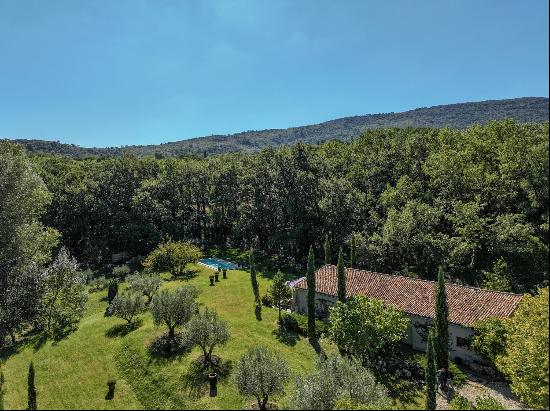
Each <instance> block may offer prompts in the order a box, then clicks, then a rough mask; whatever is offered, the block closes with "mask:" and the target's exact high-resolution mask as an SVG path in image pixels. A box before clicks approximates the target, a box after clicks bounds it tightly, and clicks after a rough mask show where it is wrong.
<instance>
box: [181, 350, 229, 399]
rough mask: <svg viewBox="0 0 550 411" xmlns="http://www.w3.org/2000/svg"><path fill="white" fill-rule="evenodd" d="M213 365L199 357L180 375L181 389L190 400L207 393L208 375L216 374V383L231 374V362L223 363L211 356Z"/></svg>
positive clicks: (216, 357) (218, 358)
mask: <svg viewBox="0 0 550 411" xmlns="http://www.w3.org/2000/svg"><path fill="white" fill-rule="evenodd" d="M212 362H213V363H214V364H208V363H205V362H204V357H203V356H202V355H201V356H200V357H199V358H198V359H196V360H194V361H191V363H190V364H189V368H188V369H187V371H186V372H185V373H184V374H183V375H182V377H181V381H182V383H183V388H184V389H186V390H188V392H189V397H190V398H194V399H197V398H200V397H202V396H205V395H206V394H207V393H208V392H209V383H208V374H209V373H211V372H215V373H217V374H218V381H220V380H223V379H225V378H227V377H229V375H230V374H231V371H232V370H233V363H232V361H231V360H227V361H223V360H222V359H221V358H220V357H218V356H212Z"/></svg>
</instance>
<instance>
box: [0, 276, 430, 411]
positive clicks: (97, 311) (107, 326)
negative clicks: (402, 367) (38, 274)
mask: <svg viewBox="0 0 550 411" xmlns="http://www.w3.org/2000/svg"><path fill="white" fill-rule="evenodd" d="M193 268H195V269H196V270H197V271H198V275H197V276H196V277H195V278H193V279H191V280H189V281H165V282H164V283H163V285H162V287H163V288H169V289H170V288H176V287H178V286H181V285H182V284H190V285H194V286H196V287H197V288H198V289H199V291H200V295H199V302H200V304H201V305H205V306H208V307H210V308H214V309H215V310H216V311H217V312H218V313H219V314H220V316H221V317H223V318H224V319H226V320H227V321H228V322H229V323H230V327H231V339H230V340H229V342H228V343H227V345H225V346H223V347H220V348H218V349H216V350H215V354H218V355H220V356H221V357H222V359H223V360H226V361H227V360H228V361H232V362H233V363H235V362H236V360H238V358H239V357H240V356H241V355H242V354H243V353H244V352H245V351H246V350H247V349H248V348H249V347H251V346H253V345H257V344H261V345H265V346H267V347H269V348H271V349H273V350H276V351H278V352H279V353H281V354H282V355H283V356H284V357H285V358H286V359H287V361H288V363H289V366H290V367H291V370H292V373H293V375H294V376H297V375H301V374H304V373H306V372H307V371H308V370H312V369H313V367H314V364H315V361H316V359H317V353H316V350H315V349H314V347H312V345H310V344H309V341H308V340H307V339H306V338H295V339H287V340H285V341H281V340H280V339H278V337H277V335H276V331H277V324H276V320H277V311H276V310H274V309H271V308H265V307H264V308H263V309H262V312H261V318H259V317H258V315H257V313H256V312H255V310H254V303H253V294H252V287H251V285H250V279H249V274H248V273H247V272H244V271H229V273H228V279H227V280H222V279H220V282H219V283H216V286H215V287H209V286H208V283H209V280H208V276H209V274H210V273H211V272H212V271H211V270H209V269H207V268H205V267H202V266H194V267H193ZM259 281H260V288H261V292H262V294H264V293H265V292H266V291H267V288H268V282H269V279H267V278H263V277H261V276H260V277H259ZM105 295H106V292H105V291H103V292H100V293H94V294H91V295H90V299H89V301H88V305H87V312H86V315H85V317H84V318H83V320H82V321H81V323H80V326H79V329H78V330H77V331H76V332H74V333H73V334H71V335H69V336H68V337H67V338H65V339H64V340H62V341H59V342H58V343H52V342H50V341H48V342H46V343H42V344H41V343H40V342H39V341H35V340H33V339H32V338H30V339H28V340H26V341H25V343H24V344H22V345H21V346H19V347H18V348H17V350H16V351H15V352H12V353H7V352H4V353H3V354H2V357H4V361H5V363H4V365H3V367H2V368H3V371H4V374H5V377H6V390H7V392H6V397H5V406H6V408H8V409H25V408H26V400H27V391H26V390H27V382H26V379H27V369H28V366H29V362H30V361H31V360H32V361H34V365H35V368H36V387H37V391H38V407H39V409H56V408H69V409H90V408H91V409H143V408H145V409H178V408H179V409H182V408H183V409H235V408H237V409H239V408H248V407H249V406H250V405H251V404H253V403H254V400H253V399H252V398H243V397H241V396H240V395H239V394H238V392H237V390H236V387H235V384H234V381H233V379H232V377H231V376H229V377H227V378H225V379H222V380H221V381H220V383H219V385H218V395H217V396H216V397H210V396H209V395H208V390H207V387H197V386H193V385H189V384H188V383H186V380H185V379H184V376H185V375H186V374H187V373H188V371H189V369H190V364H191V363H192V362H193V361H194V360H195V359H196V358H197V357H198V356H199V355H200V353H199V351H198V349H194V350H193V351H191V352H190V353H188V354H186V355H182V356H179V357H175V358H169V359H163V358H160V359H159V358H156V357H152V356H151V355H149V353H148V350H147V347H148V346H149V344H150V343H151V341H153V340H154V339H155V338H156V337H157V336H159V335H160V334H162V333H163V332H164V331H165V330H164V329H163V328H157V327H155V326H154V325H153V323H152V319H151V315H150V314H149V313H146V314H143V315H141V316H140V320H141V321H140V326H139V328H137V329H135V330H133V331H131V332H129V333H127V334H125V335H123V333H120V325H122V324H124V321H123V320H121V319H118V318H116V317H104V311H105V308H106V306H107V303H106V302H105V301H103V298H104V297H105ZM321 349H323V350H324V351H325V352H333V351H335V347H333V346H331V345H330V344H329V343H327V342H326V341H323V340H322V341H321ZM110 378H115V379H116V380H117V384H116V390H115V395H114V398H113V399H110V400H107V399H105V396H106V394H107V380H108V379H110ZM291 380H294V378H292V379H291ZM292 386H293V381H291V382H289V384H288V389H287V390H286V391H287V393H286V395H285V396H283V397H282V398H276V399H275V400H276V402H278V403H279V405H280V406H284V405H285V404H286V403H287V401H288V398H289V395H290V392H291V391H292ZM397 404H399V405H400V406H401V407H403V406H407V407H411V408H417V407H419V406H421V404H422V401H421V397H415V396H413V398H412V399H409V401H408V402H407V403H402V402H399V400H398V402H397Z"/></svg>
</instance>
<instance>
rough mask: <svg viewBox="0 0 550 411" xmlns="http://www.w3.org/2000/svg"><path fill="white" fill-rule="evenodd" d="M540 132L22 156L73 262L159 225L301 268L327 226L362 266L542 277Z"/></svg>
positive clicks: (397, 132) (536, 128)
mask: <svg viewBox="0 0 550 411" xmlns="http://www.w3.org/2000/svg"><path fill="white" fill-rule="evenodd" d="M548 138H549V134H548V123H543V124H519V123H516V122H513V121H510V120H506V121H498V122H491V123H490V124H488V125H485V126H473V127H470V128H468V129H466V130H451V129H435V128H391V129H379V130H378V129H377V130H369V131H367V132H365V133H363V134H362V135H361V136H360V137H359V138H357V139H355V140H353V141H350V142H342V141H336V140H333V141H329V142H326V143H323V144H314V145H307V144H303V143H299V144H296V145H293V146H289V147H281V148H277V149H271V148H270V149H265V150H262V151H259V152H256V153H232V154H225V155H219V156H210V157H206V158H190V157H188V158H164V159H159V158H155V157H143V158H140V157H135V156H128V155H126V156H122V157H119V158H102V159H93V158H91V159H84V160H75V159H70V158H67V157H62V156H52V155H36V154H34V155H31V156H28V158H29V160H27V161H31V163H32V167H33V169H34V172H35V174H36V178H35V179H33V180H32V181H31V183H32V184H34V185H39V186H40V187H42V186H41V184H44V187H43V190H42V188H41V191H40V192H41V194H40V196H39V199H40V200H39V201H40V204H42V205H43V207H44V208H45V212H44V214H43V215H42V216H41V222H42V224H43V226H44V227H52V228H53V229H55V230H57V231H58V232H59V233H60V235H61V244H63V245H65V246H66V247H67V248H68V249H69V251H70V252H71V254H72V255H74V256H75V257H76V258H77V260H78V261H79V263H80V264H81V265H82V266H90V267H94V268H96V267H100V266H102V265H104V264H106V263H109V262H110V259H111V254H112V253H118V252H121V251H127V252H128V253H130V254H131V255H134V256H138V255H147V253H149V252H150V251H151V250H152V249H153V248H154V247H155V246H156V245H157V244H158V243H159V242H161V241H162V240H163V239H165V238H168V237H170V238H173V239H174V240H180V239H185V240H188V241H191V242H194V243H196V244H197V245H200V246H201V247H204V248H207V247H213V246H216V247H234V248H240V249H247V248H249V247H251V246H252V247H254V248H255V249H256V250H257V252H258V256H259V257H258V258H259V259H261V260H262V261H263V264H266V265H269V266H272V267H282V266H286V267H294V268H295V269H298V270H303V268H304V264H305V262H306V257H307V251H308V249H309V247H310V245H311V244H313V245H314V247H315V249H316V254H317V257H318V258H319V261H320V257H321V256H322V251H321V250H322V248H323V243H324V241H325V236H327V235H328V238H329V241H330V243H331V249H332V250H333V251H334V252H335V253H336V252H337V250H338V248H339V247H340V246H341V245H343V246H344V247H345V250H346V252H349V244H350V242H351V239H352V238H353V242H354V243H355V244H356V253H357V260H356V265H357V266H359V267H365V268H368V269H371V270H376V271H380V272H388V273H397V274H403V275H407V276H415V277H420V278H425V279H434V278H435V276H436V274H437V271H438V267H439V266H442V267H443V268H444V271H445V273H446V275H447V276H448V277H449V280H452V281H457V282H462V283H465V284H470V285H478V286H485V287H488V288H493V289H498V290H510V291H515V292H525V291H531V290H533V289H534V288H535V287H536V286H540V285H543V284H545V283H546V282H547V279H548V227H549V224H548V221H549V220H548V216H549V210H548V207H549V206H548V173H549V169H548V154H549V151H548V150H549V148H548V143H549V140H548ZM2 145H3V146H4V148H3V151H2V152H1V154H2V156H5V155H7V153H8V152H12V153H13V152H16V151H17V150H15V149H14V148H13V147H14V146H13V145H12V144H10V143H6V142H4V143H0V146H2ZM8 148H9V149H8ZM18 155H19V156H23V153H19V154H18ZM21 167H23V166H21ZM38 176H39V177H38ZM41 181H43V183H42V182H41ZM6 184H7V183H6ZM33 235H35V234H33ZM42 235H45V234H42ZM50 235H53V234H51V233H50Z"/></svg>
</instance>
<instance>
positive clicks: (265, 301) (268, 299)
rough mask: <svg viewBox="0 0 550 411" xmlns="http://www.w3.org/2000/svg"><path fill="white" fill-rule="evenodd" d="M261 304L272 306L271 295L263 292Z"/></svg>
mask: <svg viewBox="0 0 550 411" xmlns="http://www.w3.org/2000/svg"><path fill="white" fill-rule="evenodd" d="M261 301H262V305H263V306H265V307H272V306H273V299H272V298H271V295H269V294H264V295H263V296H262V298H261Z"/></svg>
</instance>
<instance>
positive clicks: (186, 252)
mask: <svg viewBox="0 0 550 411" xmlns="http://www.w3.org/2000/svg"><path fill="white" fill-rule="evenodd" d="M201 257H202V252H201V250H200V249H199V248H198V247H197V246H195V245H193V244H191V243H188V242H185V241H172V240H168V241H166V242H165V243H162V244H160V245H158V246H157V248H155V249H154V250H153V251H151V253H150V254H149V255H148V256H147V258H146V259H145V261H144V262H143V266H144V267H145V268H147V269H149V270H151V271H156V272H162V271H168V272H169V273H170V274H172V276H173V277H179V276H181V275H183V273H184V271H185V266H186V265H187V264H190V263H195V262H197V261H198V260H199V259H200V258H201Z"/></svg>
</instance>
